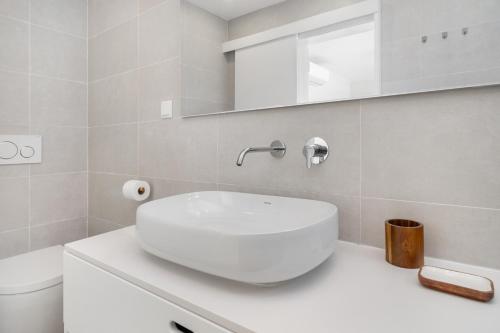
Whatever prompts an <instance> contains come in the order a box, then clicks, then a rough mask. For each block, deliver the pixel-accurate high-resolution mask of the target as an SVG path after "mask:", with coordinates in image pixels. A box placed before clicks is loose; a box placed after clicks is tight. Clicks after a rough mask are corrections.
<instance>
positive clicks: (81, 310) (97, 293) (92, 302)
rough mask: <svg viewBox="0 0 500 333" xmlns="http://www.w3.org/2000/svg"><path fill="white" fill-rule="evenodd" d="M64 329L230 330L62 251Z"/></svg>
mask: <svg viewBox="0 0 500 333" xmlns="http://www.w3.org/2000/svg"><path fill="white" fill-rule="evenodd" d="M64 323H65V331H66V333H114V332H116V333H231V332H230V331H228V330H226V329H224V328H222V327H220V326H218V325H216V324H214V323H212V322H210V321H208V320H206V319H204V318H202V317H200V316H198V315H196V314H193V313H191V312H189V311H187V310H185V309H183V308H181V307H179V306H177V305H175V304H173V303H171V302H169V301H166V300H165V299H163V298H160V297H158V296H156V295H154V294H152V293H150V292H148V291H146V290H144V289H142V288H139V287H137V286H136V285H134V284H131V283H129V282H128V281H125V280H123V279H121V278H119V277H117V276H115V275H113V274H111V273H109V272H106V271H104V270H102V269H100V268H98V267H96V266H94V265H92V264H89V263H87V262H86V261H83V260H81V259H79V258H77V257H75V256H73V255H71V254H68V253H65V254H64Z"/></svg>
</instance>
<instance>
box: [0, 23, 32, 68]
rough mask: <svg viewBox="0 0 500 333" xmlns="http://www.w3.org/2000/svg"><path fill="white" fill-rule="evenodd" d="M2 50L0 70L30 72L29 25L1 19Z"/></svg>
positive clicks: (0, 47)
mask: <svg viewBox="0 0 500 333" xmlns="http://www.w3.org/2000/svg"><path fill="white" fill-rule="evenodd" d="M0 50H2V52H0V69H5V70H10V71H19V72H28V69H29V26H28V24H26V23H23V22H19V21H15V20H11V19H8V18H5V17H0Z"/></svg>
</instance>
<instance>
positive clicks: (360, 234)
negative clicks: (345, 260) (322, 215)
mask: <svg viewBox="0 0 500 333" xmlns="http://www.w3.org/2000/svg"><path fill="white" fill-rule="evenodd" d="M362 193H363V105H362V103H361V101H359V243H362V242H363V200H362V196H361V195H362Z"/></svg>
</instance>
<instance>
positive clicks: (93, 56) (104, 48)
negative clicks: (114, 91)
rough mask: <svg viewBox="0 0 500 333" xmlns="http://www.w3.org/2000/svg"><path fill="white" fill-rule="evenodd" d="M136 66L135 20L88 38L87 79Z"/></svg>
mask: <svg viewBox="0 0 500 333" xmlns="http://www.w3.org/2000/svg"><path fill="white" fill-rule="evenodd" d="M136 67H137V20H133V21H130V22H127V23H124V24H122V25H119V26H117V27H115V28H113V29H110V30H108V31H106V32H105V33H103V34H100V35H98V36H97V37H94V38H91V39H89V81H94V80H97V79H101V78H104V77H107V76H109V75H113V74H118V73H122V72H125V71H128V70H131V69H134V68H136Z"/></svg>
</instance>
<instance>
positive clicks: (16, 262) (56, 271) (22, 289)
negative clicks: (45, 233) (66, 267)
mask: <svg viewBox="0 0 500 333" xmlns="http://www.w3.org/2000/svg"><path fill="white" fill-rule="evenodd" d="M62 253H63V247H62V246H54V247H49V248H46V249H43V250H38V251H34V252H29V253H25V254H21V255H18V256H15V257H10V258H7V259H3V260H0V295H15V294H25V293H30V292H34V291H37V290H42V289H45V288H49V287H52V286H55V285H57V284H60V283H61V282H62Z"/></svg>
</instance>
